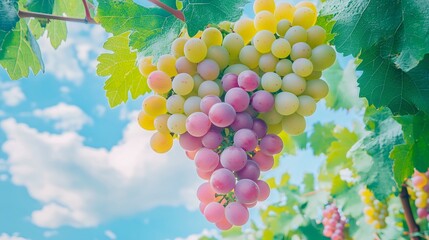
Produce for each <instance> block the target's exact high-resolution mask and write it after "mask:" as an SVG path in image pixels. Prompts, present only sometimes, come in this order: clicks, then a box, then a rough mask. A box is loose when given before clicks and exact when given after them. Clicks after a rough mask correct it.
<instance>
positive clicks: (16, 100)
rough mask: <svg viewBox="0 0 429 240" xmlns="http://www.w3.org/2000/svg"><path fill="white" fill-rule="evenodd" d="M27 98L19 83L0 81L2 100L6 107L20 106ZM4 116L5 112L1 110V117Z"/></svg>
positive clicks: (0, 97)
mask: <svg viewBox="0 0 429 240" xmlns="http://www.w3.org/2000/svg"><path fill="white" fill-rule="evenodd" d="M25 98H26V97H25V94H24V93H23V92H22V89H21V87H19V85H18V84H17V83H15V82H1V80H0V100H2V102H4V104H5V105H6V106H9V107H15V106H18V105H19V104H20V103H21V102H22V101H24V100H25ZM2 115H4V112H3V111H1V110H0V116H2Z"/></svg>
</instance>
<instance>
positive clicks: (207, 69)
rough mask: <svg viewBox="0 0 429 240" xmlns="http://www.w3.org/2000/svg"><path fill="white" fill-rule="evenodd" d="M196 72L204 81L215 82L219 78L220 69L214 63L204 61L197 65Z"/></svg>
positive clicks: (207, 60)
mask: <svg viewBox="0 0 429 240" xmlns="http://www.w3.org/2000/svg"><path fill="white" fill-rule="evenodd" d="M197 71H198V74H199V75H200V76H201V77H202V78H203V79H204V80H215V79H216V78H217V77H218V76H219V72H220V69H219V65H218V64H217V63H216V62H215V61H213V60H211V59H205V60H203V61H202V62H200V63H198V67H197Z"/></svg>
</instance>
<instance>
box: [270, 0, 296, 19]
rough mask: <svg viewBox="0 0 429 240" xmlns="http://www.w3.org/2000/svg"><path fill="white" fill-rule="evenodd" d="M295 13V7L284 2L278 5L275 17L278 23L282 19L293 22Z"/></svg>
mask: <svg viewBox="0 0 429 240" xmlns="http://www.w3.org/2000/svg"><path fill="white" fill-rule="evenodd" d="M294 12H295V7H294V6H292V4H290V3H287V2H282V3H279V4H277V6H276V10H275V11H274V17H275V18H276V20H277V21H280V20H282V19H287V20H289V21H291V22H292V20H293V13H294Z"/></svg>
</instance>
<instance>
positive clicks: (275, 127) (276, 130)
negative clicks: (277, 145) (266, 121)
mask: <svg viewBox="0 0 429 240" xmlns="http://www.w3.org/2000/svg"><path fill="white" fill-rule="evenodd" d="M267 127H268V128H267V133H268V134H276V135H277V134H280V133H281V132H282V130H283V129H282V122H279V123H277V124H271V125H267Z"/></svg>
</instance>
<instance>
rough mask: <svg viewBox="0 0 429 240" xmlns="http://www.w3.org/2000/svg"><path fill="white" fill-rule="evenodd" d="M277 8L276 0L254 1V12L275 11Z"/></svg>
mask: <svg viewBox="0 0 429 240" xmlns="http://www.w3.org/2000/svg"><path fill="white" fill-rule="evenodd" d="M275 8H276V4H275V3H274V0H255V2H254V3H253V12H254V13H255V14H256V13H258V12H260V11H264V10H266V11H269V12H274V9H275Z"/></svg>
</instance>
